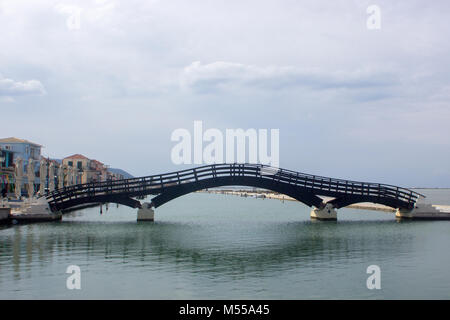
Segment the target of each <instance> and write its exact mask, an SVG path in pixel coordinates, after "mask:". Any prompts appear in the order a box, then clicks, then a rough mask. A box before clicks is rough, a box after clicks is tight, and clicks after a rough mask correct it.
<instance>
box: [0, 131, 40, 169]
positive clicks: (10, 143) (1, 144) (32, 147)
mask: <svg viewBox="0 0 450 320" xmlns="http://www.w3.org/2000/svg"><path fill="white" fill-rule="evenodd" d="M0 149H1V150H4V151H6V152H8V153H10V155H9V156H12V155H13V156H14V157H15V158H17V157H20V158H22V160H23V162H24V164H27V163H28V159H33V160H36V161H40V160H41V149H42V146H41V145H40V144H37V143H34V142H31V141H28V140H25V139H19V138H15V137H10V138H4V139H0ZM11 163H14V158H13V159H12V160H11Z"/></svg>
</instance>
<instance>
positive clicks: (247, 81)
mask: <svg viewBox="0 0 450 320" xmlns="http://www.w3.org/2000/svg"><path fill="white" fill-rule="evenodd" d="M180 83H181V86H182V87H183V88H185V89H192V90H193V91H197V92H211V90H215V89H231V88H236V87H254V88H260V89H264V90H267V89H276V90H279V89H283V88H289V87H305V88H310V89H314V90H324V89H363V88H372V87H380V86H390V85H393V84H395V83H396V78H395V77H394V75H392V74H391V73H388V72H380V71H378V72H377V71H373V70H370V69H360V70H356V71H350V72H349V71H323V70H318V69H304V68H303V69H302V68H298V67H293V66H285V67H279V66H266V67H258V66H253V65H244V64H240V63H232V62H223V61H218V62H213V63H209V64H202V63H201V62H199V61H196V62H193V63H192V64H190V65H189V66H187V67H185V68H184V70H183V72H182V74H181V77H180Z"/></svg>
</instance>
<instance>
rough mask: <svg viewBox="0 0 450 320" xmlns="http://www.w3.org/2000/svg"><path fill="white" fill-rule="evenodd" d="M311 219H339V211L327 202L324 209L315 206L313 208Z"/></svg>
mask: <svg viewBox="0 0 450 320" xmlns="http://www.w3.org/2000/svg"><path fill="white" fill-rule="evenodd" d="M311 219H315V220H331V221H336V220H337V212H336V209H335V208H334V207H333V205H331V204H329V203H327V204H326V205H325V207H323V208H322V209H320V208H314V209H312V210H311Z"/></svg>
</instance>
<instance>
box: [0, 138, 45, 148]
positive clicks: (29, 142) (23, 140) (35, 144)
mask: <svg viewBox="0 0 450 320" xmlns="http://www.w3.org/2000/svg"><path fill="white" fill-rule="evenodd" d="M0 143H28V144H32V145H34V146H38V147H42V146H41V145H40V144H37V143H34V142H31V141H28V140H25V139H19V138H15V137H9V138H3V139H0Z"/></svg>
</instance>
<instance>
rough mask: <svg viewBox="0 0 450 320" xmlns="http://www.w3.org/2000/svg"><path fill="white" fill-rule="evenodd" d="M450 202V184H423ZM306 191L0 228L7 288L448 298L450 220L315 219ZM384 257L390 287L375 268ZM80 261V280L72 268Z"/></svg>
mask: <svg viewBox="0 0 450 320" xmlns="http://www.w3.org/2000/svg"><path fill="white" fill-rule="evenodd" d="M421 191H422V192H423V193H425V194H426V195H428V196H429V197H428V199H427V200H428V201H431V202H433V203H437V204H450V190H421ZM309 211H310V209H309V208H308V207H306V206H304V205H302V204H300V203H297V202H290V201H286V202H281V201H278V200H267V199H265V200H263V199H254V198H241V197H237V196H230V195H228V196H227V195H214V194H204V193H196V194H190V195H186V196H184V197H181V198H179V199H177V200H175V201H172V202H169V203H167V204H165V205H164V206H162V207H160V208H158V209H157V210H156V215H155V218H156V222H154V223H149V222H139V223H138V222H136V211H135V210H133V209H130V208H127V207H123V206H120V207H118V208H117V207H116V206H115V205H110V207H109V210H108V211H105V209H104V210H103V214H100V212H99V209H98V208H91V209H86V210H82V211H79V212H76V213H73V214H69V215H65V216H64V218H63V221H61V222H58V223H42V224H33V225H19V226H12V227H3V228H2V229H0V298H1V299H20V298H22V299H34V298H40V299H99V298H100V299H101V298H105V299H245V298H248V299H416V298H423V299H449V298H450V272H449V270H450V253H449V251H448V248H449V247H450V221H414V222H397V221H396V220H395V217H394V215H393V214H392V213H385V212H377V211H364V210H355V209H341V210H339V212H338V219H339V220H338V222H312V221H310V218H309ZM374 264H375V265H378V266H379V267H380V268H381V290H369V289H367V287H366V280H367V277H368V276H369V275H368V274H367V273H366V269H367V267H368V266H369V265H374ZM69 265H78V266H79V267H80V268H81V290H68V289H67V288H66V279H67V277H68V276H69V275H68V274H66V273H65V272H66V268H67V267H68V266H69Z"/></svg>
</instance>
